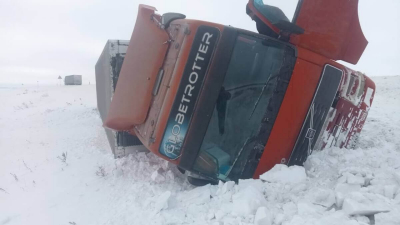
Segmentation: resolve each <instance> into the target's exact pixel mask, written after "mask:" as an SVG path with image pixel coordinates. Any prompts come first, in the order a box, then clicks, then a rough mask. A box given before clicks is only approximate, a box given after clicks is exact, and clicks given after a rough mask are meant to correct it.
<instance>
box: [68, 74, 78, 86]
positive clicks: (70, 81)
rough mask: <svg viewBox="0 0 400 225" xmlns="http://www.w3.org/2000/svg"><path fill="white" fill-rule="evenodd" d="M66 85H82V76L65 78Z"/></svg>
mask: <svg viewBox="0 0 400 225" xmlns="http://www.w3.org/2000/svg"><path fill="white" fill-rule="evenodd" d="M64 84H65V85H82V75H69V76H65V78H64Z"/></svg>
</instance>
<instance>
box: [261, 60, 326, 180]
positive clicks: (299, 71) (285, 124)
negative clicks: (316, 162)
mask: <svg viewBox="0 0 400 225" xmlns="http://www.w3.org/2000/svg"><path fill="white" fill-rule="evenodd" d="M321 72H322V68H321V67H320V66H317V65H315V64H312V63H310V62H307V61H304V60H302V59H297V61H296V66H295V68H294V70H293V75H292V78H291V80H290V83H289V86H288V88H287V91H286V94H285V98H284V100H283V102H282V105H281V108H280V110H279V114H278V117H277V118H276V121H275V124H274V127H273V128H272V132H271V135H270V137H269V139H268V143H267V145H266V146H265V149H264V153H263V155H262V156H261V159H260V163H259V164H258V167H257V169H256V172H255V173H254V178H258V177H259V175H261V174H262V173H264V172H266V171H268V170H270V169H271V168H272V167H273V166H274V165H275V164H279V163H281V162H282V159H285V160H286V161H287V160H288V159H289V157H290V154H291V153H292V150H293V147H294V144H295V142H296V139H297V136H298V134H299V132H300V129H301V127H302V125H303V122H304V118H305V117H306V114H307V112H308V108H309V106H310V103H311V101H312V98H313V96H314V92H315V89H316V87H317V85H318V82H319V78H320V76H321Z"/></svg>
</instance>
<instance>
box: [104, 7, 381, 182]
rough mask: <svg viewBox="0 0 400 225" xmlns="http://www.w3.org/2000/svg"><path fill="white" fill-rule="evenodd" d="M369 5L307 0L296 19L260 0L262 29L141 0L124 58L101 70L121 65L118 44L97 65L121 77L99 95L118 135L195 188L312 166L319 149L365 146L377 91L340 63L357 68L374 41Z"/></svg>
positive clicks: (256, 15)
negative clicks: (362, 138)
mask: <svg viewBox="0 0 400 225" xmlns="http://www.w3.org/2000/svg"><path fill="white" fill-rule="evenodd" d="M357 7H358V1H357V0H351V1H348V0H329V1H323V2H321V1H318V0H302V1H299V3H298V5H297V8H296V12H295V14H294V17H293V19H292V20H291V21H289V20H288V19H287V17H286V16H285V14H284V13H283V12H282V11H281V10H280V9H279V8H277V7H273V6H269V5H266V4H264V3H263V2H262V1H261V0H250V1H249V2H248V4H247V10H246V11H247V14H248V15H249V16H250V17H251V18H252V19H253V20H255V22H256V24H257V28H258V30H259V33H254V32H250V31H247V30H242V29H238V28H234V27H231V26H223V25H220V24H216V23H211V22H204V21H198V20H190V19H185V16H184V15H182V14H178V13H166V14H163V15H162V16H161V15H158V14H156V13H155V11H156V9H155V8H153V7H150V6H146V5H140V6H139V11H138V15H137V19H136V25H135V28H134V30H133V33H132V37H131V39H130V41H129V46H128V47H127V49H126V54H125V52H124V54H123V55H124V59H123V63H120V67H119V68H117V67H115V64H114V67H113V66H109V67H104V68H100V66H99V65H100V64H102V63H105V64H107V63H108V64H110V65H113V63H114V61H113V60H112V59H111V58H112V57H109V56H107V57H105V56H104V54H114V56H115V52H110V51H109V50H107V49H109V45H110V42H109V43H108V44H107V45H106V48H105V50H104V51H103V53H102V56H101V57H100V59H99V62H98V65H96V77H97V82H99V78H100V77H103V78H104V77H106V79H108V80H109V81H110V82H112V84H116V85H115V86H113V88H111V89H110V88H109V87H111V86H112V85H111V86H110V84H108V87H107V88H108V89H109V90H108V92H109V94H108V95H105V96H103V97H98V102H99V101H106V102H109V105H106V107H104V106H103V108H102V110H103V111H106V114H107V115H106V116H103V115H102V118H103V121H104V126H105V127H107V129H111V130H113V131H112V132H113V135H114V136H112V135H109V140H110V139H114V140H115V139H118V135H116V134H118V132H123V133H124V134H125V135H128V134H129V136H127V137H129V138H132V140H133V139H134V140H135V141H134V143H133V142H132V143H131V145H143V146H144V147H145V148H146V149H148V150H150V151H151V152H153V153H154V154H156V155H158V156H159V157H161V158H163V159H165V160H168V161H170V162H171V163H173V164H176V165H177V166H178V167H179V168H180V169H181V171H187V172H188V174H189V176H188V179H189V181H190V182H192V183H193V184H203V183H214V182H217V181H218V180H222V181H228V180H234V181H237V180H238V179H245V178H258V177H259V175H260V174H262V173H264V172H266V171H268V170H269V169H271V168H272V167H273V166H274V165H276V164H279V163H283V164H287V165H289V166H290V165H303V163H304V162H305V161H306V159H307V157H308V156H309V155H310V154H311V153H312V152H313V151H314V150H321V149H324V148H327V147H331V146H337V147H340V148H343V147H346V148H350V147H352V146H354V144H355V143H356V140H357V137H358V135H359V134H360V132H361V130H362V127H363V125H364V123H365V120H366V117H367V115H368V111H369V108H370V107H371V103H372V100H373V97H374V93H375V84H374V82H373V81H372V80H371V79H370V78H368V77H367V76H366V75H364V74H362V73H360V72H357V71H354V70H351V69H349V68H347V67H345V66H343V65H342V64H340V63H338V62H337V60H343V61H346V62H349V63H352V64H356V63H357V62H358V60H359V59H360V57H361V55H362V53H363V51H364V49H365V48H366V46H367V43H368V42H367V40H366V39H365V37H364V35H363V33H362V30H361V27H360V24H359V20H358V16H357V15H358V12H357ZM102 58H107V60H101V59H102ZM103 61H104V62H103ZM121 65H122V66H121ZM110 68H111V69H110ZM104 69H105V70H106V71H107V72H106V73H104ZM114 71H118V75H117V76H116V74H115V73H116V72H114ZM101 73H102V75H101ZM115 77H117V79H115ZM103 91H104V87H102V86H99V85H98V87H97V93H98V96H99V95H101V92H103ZM103 98H106V100H104V99H103ZM99 109H100V108H99ZM107 132H111V131H107ZM115 143H117V142H115V141H114V142H113V146H114V148H118V146H117V145H118V144H115ZM114 152H115V151H114Z"/></svg>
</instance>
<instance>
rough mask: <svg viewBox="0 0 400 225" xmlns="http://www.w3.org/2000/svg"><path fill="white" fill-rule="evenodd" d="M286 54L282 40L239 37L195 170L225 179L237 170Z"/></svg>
mask: <svg viewBox="0 0 400 225" xmlns="http://www.w3.org/2000/svg"><path fill="white" fill-rule="evenodd" d="M284 55H285V51H284V45H283V44H280V43H279V42H275V41H271V40H263V39H259V38H256V37H252V36H248V35H239V36H238V37H237V40H236V44H235V46H234V49H233V53H232V55H231V60H230V64H229V66H228V69H227V72H226V74H225V79H224V82H223V84H222V87H221V89H220V93H219V96H218V100H217V102H216V104H215V108H214V111H213V115H212V117H211V119H210V122H209V125H208V128H207V132H206V134H205V136H204V139H203V143H202V145H201V147H200V151H199V154H198V156H197V159H196V161H195V164H194V166H193V169H194V170H195V171H198V172H200V173H202V174H205V175H207V176H211V177H214V178H218V179H222V180H229V179H228V176H229V177H230V175H231V174H230V173H236V172H235V170H232V168H233V167H234V165H235V164H237V163H241V162H239V161H240V160H243V157H239V156H240V155H241V154H243V149H245V148H244V147H245V145H246V143H248V142H249V140H250V139H251V138H252V137H254V136H256V135H257V134H258V133H259V130H260V124H261V122H262V120H263V118H264V116H265V113H266V111H267V107H268V103H269V101H270V99H271V97H272V96H273V91H274V87H275V86H276V82H277V77H278V73H279V71H280V69H281V67H282V66H283V58H284ZM238 159H240V160H238ZM235 177H236V176H235Z"/></svg>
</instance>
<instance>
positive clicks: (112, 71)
mask: <svg viewBox="0 0 400 225" xmlns="http://www.w3.org/2000/svg"><path fill="white" fill-rule="evenodd" d="M128 45H129V41H126V40H108V41H107V43H106V45H105V46H104V49H103V52H102V53H101V55H100V57H99V59H98V61H97V63H96V66H95V74H96V93H97V109H98V110H99V113H100V117H101V119H102V121H103V122H104V121H105V119H106V118H107V114H108V110H109V108H110V103H111V99H112V97H113V94H114V91H115V88H116V86H117V82H118V77H119V74H120V71H121V67H122V63H123V62H124V58H125V55H126V50H127V49H128ZM105 132H106V135H107V139H108V142H109V144H110V147H111V150H112V153H113V154H114V157H115V158H120V157H123V156H125V155H127V154H128V153H129V152H133V150H134V149H137V148H134V147H135V146H142V143H141V142H140V140H139V139H138V138H137V137H136V136H134V135H132V134H130V133H128V132H126V131H115V130H111V129H107V128H105Z"/></svg>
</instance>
